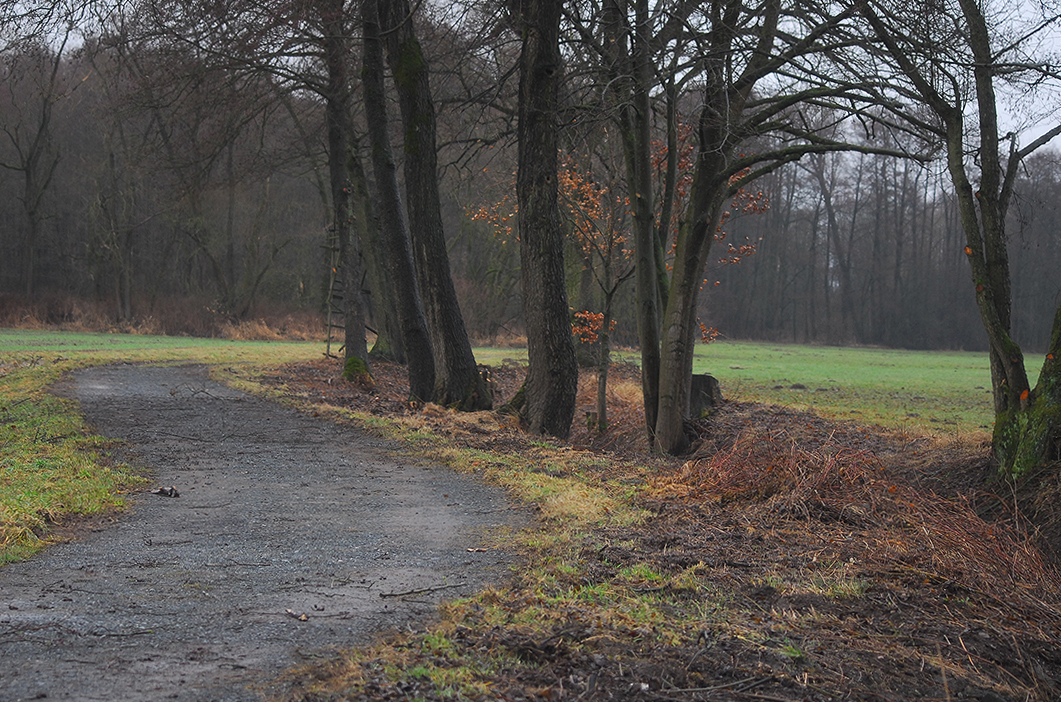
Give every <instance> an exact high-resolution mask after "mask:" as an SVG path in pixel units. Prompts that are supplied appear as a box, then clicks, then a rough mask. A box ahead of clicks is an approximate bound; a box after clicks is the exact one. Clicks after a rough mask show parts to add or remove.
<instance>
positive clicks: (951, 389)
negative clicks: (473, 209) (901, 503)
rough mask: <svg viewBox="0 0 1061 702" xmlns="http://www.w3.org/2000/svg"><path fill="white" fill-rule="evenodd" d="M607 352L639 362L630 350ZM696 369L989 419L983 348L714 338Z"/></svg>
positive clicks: (974, 421) (738, 383)
mask: <svg viewBox="0 0 1061 702" xmlns="http://www.w3.org/2000/svg"><path fill="white" fill-rule="evenodd" d="M475 356H476V358H478V359H479V361H480V362H481V363H487V364H497V363H501V362H502V360H503V359H506V358H512V359H516V360H526V358H527V352H526V350H525V349H475ZM612 357H613V359H614V360H615V361H631V362H634V363H639V362H640V356H639V355H638V354H637V353H636V352H631V351H619V352H616V353H614V354H613V356H612ZM693 371H694V372H696V373H710V374H711V375H714V376H715V377H716V378H718V379H719V382H720V383H721V384H722V394H723V395H724V396H725V397H726V398H727V399H733V400H743V401H749V402H766V403H774V404H779V405H786V406H790V407H796V408H799V409H811V410H814V411H816V412H819V413H820V414H823V415H826V416H830V417H834V418H841V419H853V420H856V421H859V422H863V423H866V424H880V425H882V426H886V427H890V428H897V429H918V430H922V431H930V432H969V431H989V430H990V428H991V423H992V421H993V415H992V404H991V370H990V368H989V366H988V359H987V354H986V353H973V352H959V351H901V350H893V349H875V348H838V347H834V346H797V345H794V344H769V343H759V342H737V341H717V342H715V343H713V344H710V345H707V346H698V347H697V353H696V360H695V362H694V364H693ZM1033 376H1034V374H1033ZM1031 380H1032V383H1033V384H1034V382H1035V378H1034V377H1032V379H1031ZM793 386H795V387H793ZM800 386H803V387H800Z"/></svg>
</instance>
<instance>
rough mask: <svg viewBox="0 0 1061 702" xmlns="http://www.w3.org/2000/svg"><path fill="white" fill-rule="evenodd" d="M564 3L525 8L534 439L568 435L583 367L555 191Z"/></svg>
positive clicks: (523, 137) (525, 260)
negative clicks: (573, 324) (571, 314)
mask: <svg viewBox="0 0 1061 702" xmlns="http://www.w3.org/2000/svg"><path fill="white" fill-rule="evenodd" d="M562 5H563V2H562V0H524V2H523V3H522V5H521V6H520V10H521V12H522V16H521V17H520V20H521V24H522V29H523V46H522V50H521V52H520V86H519V125H518V127H517V131H518V140H519V157H518V158H519V165H518V174H517V178H516V195H517V199H518V201H519V236H520V263H521V266H522V270H521V283H522V291H523V310H524V317H525V321H526V325H527V352H528V356H529V368H528V372H527V381H526V384H525V386H524V387H525V389H526V392H525V404H524V407H523V416H524V418H525V420H526V423H527V426H528V429H529V431H530V432H532V433H535V434H552V435H554V436H559V437H562V438H563V437H567V436H568V434H569V433H570V431H571V420H572V418H573V417H574V413H575V392H576V390H577V385H578V364H577V363H576V361H575V348H574V342H573V341H572V335H571V322H570V319H569V310H568V306H567V291H566V288H565V279H564V240H563V232H562V230H561V223H560V210H559V204H558V200H557V197H558V192H557V165H558V156H557V147H558V134H557V132H558V128H557V127H558V125H557V109H558V104H559V87H560V79H561V75H562V72H563V67H562V64H561V58H560V50H559V38H560V11H561V7H562Z"/></svg>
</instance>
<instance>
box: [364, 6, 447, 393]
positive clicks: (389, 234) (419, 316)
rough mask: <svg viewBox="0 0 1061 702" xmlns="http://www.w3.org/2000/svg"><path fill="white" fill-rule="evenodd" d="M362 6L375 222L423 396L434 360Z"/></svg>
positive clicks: (416, 386)
mask: <svg viewBox="0 0 1061 702" xmlns="http://www.w3.org/2000/svg"><path fill="white" fill-rule="evenodd" d="M361 12H362V21H363V28H364V56H363V59H362V60H363V61H364V67H363V71H362V75H361V79H362V83H363V85H364V88H365V118H366V121H367V122H368V134H369V140H370V142H371V144H372V167H373V171H374V172H375V176H376V189H377V192H378V195H379V213H380V223H381V225H382V227H383V232H384V234H383V238H384V241H385V243H386V247H387V255H388V260H389V261H390V267H391V273H392V275H393V280H394V283H395V292H396V293H397V295H398V315H399V317H400V318H401V326H402V343H403V344H404V346H405V353H406V357H407V359H408V363H409V395H410V397H411V398H412V399H413V400H414V401H420V402H424V401H427V400H430V399H431V397H432V395H433V394H434V387H435V364H434V357H433V354H432V351H431V337H430V335H429V334H428V331H427V322H426V320H425V318H424V308H423V306H422V304H421V302H420V289H419V286H418V285H417V282H416V272H415V269H414V267H413V257H412V250H411V247H410V243H409V226H408V224H407V223H406V220H405V213H404V211H403V208H402V201H401V195H400V192H399V190H398V174H397V169H396V168H395V165H394V155H393V153H392V152H391V146H390V137H389V136H388V134H387V104H386V96H385V93H384V86H383V70H384V63H383V44H382V41H381V39H380V30H379V19H378V14H377V13H378V9H377V6H376V2H375V0H366V2H365V3H364V4H363V5H362V9H361Z"/></svg>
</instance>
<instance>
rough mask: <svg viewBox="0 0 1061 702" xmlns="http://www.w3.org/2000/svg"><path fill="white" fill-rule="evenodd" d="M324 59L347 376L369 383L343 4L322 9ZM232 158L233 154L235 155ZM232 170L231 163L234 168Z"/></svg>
mask: <svg viewBox="0 0 1061 702" xmlns="http://www.w3.org/2000/svg"><path fill="white" fill-rule="evenodd" d="M321 14H322V19H323V24H324V58H325V63H326V65H327V68H328V93H327V95H326V101H327V105H326V108H325V120H326V122H327V129H328V171H329V175H330V184H331V194H332V212H333V226H334V228H335V236H336V239H337V240H338V242H339V271H338V273H339V275H340V276H341V280H342V283H343V285H342V289H343V326H344V328H345V332H346V344H345V347H346V353H345V360H344V363H343V377H344V378H346V379H347V380H359V381H360V380H365V379H367V378H368V377H369V375H368V363H367V361H366V359H367V358H368V346H367V344H366V341H365V306H364V303H363V301H362V298H361V276H362V273H361V256H360V253H359V251H358V241H357V240H356V239H355V238H353V237H352V236H351V233H352V226H351V219H352V218H351V199H350V172H349V161H348V158H347V154H348V153H349V151H350V134H351V133H352V131H351V126H352V125H351V124H350V76H349V70H348V69H349V67H348V65H347V58H346V57H347V53H348V50H349V47H348V46H347V42H346V35H347V33H346V31H344V29H345V27H344V22H343V2H342V0H331V1H330V2H328V3H326V4H322V8H321ZM230 157H231V151H230ZM230 165H231V164H230Z"/></svg>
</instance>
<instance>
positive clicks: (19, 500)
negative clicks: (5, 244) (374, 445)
mask: <svg viewBox="0 0 1061 702" xmlns="http://www.w3.org/2000/svg"><path fill="white" fill-rule="evenodd" d="M320 352H321V351H320V345H319V344H312V343H304V342H300V343H287V342H242V341H222V340H217V339H192V338H187V337H160V336H146V335H130V334H82V333H70V332H48V331H36V330H33V331H23V330H0V563H6V562H11V561H14V560H20V559H24V558H27V557H29V556H31V555H32V554H34V553H36V552H37V551H39V550H40V549H41V548H43V547H44V546H45V545H47V544H48V543H49V541H50V539H51V533H50V526H51V525H53V524H57V523H63V522H65V521H68V520H69V519H70V518H72V517H75V516H89V515H98V514H101V513H105V512H108V511H111V510H116V509H120V508H121V507H122V506H123V504H124V497H123V495H124V494H125V493H126V492H127V491H128V490H130V489H133V488H135V487H136V486H138V485H140V484H141V483H142V482H143V477H142V476H138V475H136V474H135V473H134V472H132V471H131V470H130V469H129V468H128V467H127V466H124V465H122V464H120V463H116V462H114V461H113V460H112V459H111V458H110V455H109V454H110V450H111V449H112V448H113V446H112V445H111V444H110V443H109V442H108V441H107V440H105V439H103V438H102V437H99V436H95V435H93V434H91V433H90V432H89V431H88V429H87V428H86V426H85V424H84V422H83V420H82V418H81V415H80V413H79V411H78V407H77V403H76V402H74V401H72V400H68V399H63V398H60V397H57V396H55V395H53V394H51V393H49V392H48V389H49V387H50V386H51V385H53V384H54V383H55V382H56V381H58V380H59V379H61V378H62V377H63V375H64V374H65V373H68V372H70V371H72V370H75V369H77V368H83V367H86V366H91V365H102V364H107V363H117V362H142V363H175V362H179V363H209V364H217V365H219V366H220V367H229V368H232V367H238V366H243V367H246V368H264V367H268V366H274V365H277V364H279V363H284V362H287V361H293V360H300V359H310V358H313V357H315V356H316V355H319V354H320Z"/></svg>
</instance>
